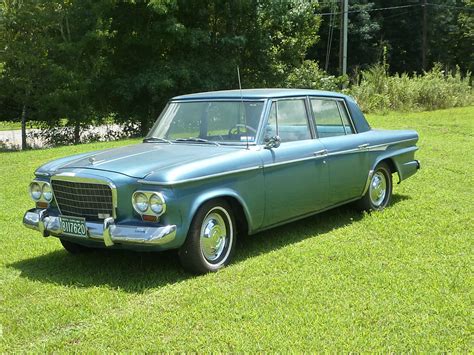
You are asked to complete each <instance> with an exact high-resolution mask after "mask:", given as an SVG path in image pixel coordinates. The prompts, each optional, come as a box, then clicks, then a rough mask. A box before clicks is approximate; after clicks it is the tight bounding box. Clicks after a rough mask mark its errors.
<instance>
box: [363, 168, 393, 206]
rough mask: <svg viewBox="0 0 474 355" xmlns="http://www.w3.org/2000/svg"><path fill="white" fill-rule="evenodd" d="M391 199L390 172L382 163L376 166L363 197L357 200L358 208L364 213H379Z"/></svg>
mask: <svg viewBox="0 0 474 355" xmlns="http://www.w3.org/2000/svg"><path fill="white" fill-rule="evenodd" d="M391 199H392V172H391V170H390V167H389V166H388V165H387V164H386V163H384V162H382V163H380V164H379V165H377V166H376V168H375V170H374V174H373V175H372V177H371V179H370V183H369V188H368V189H367V192H366V193H365V195H364V197H362V199H361V200H359V207H360V209H362V210H366V211H380V210H383V209H384V208H385V207H387V206H388V205H389V203H390V200H391Z"/></svg>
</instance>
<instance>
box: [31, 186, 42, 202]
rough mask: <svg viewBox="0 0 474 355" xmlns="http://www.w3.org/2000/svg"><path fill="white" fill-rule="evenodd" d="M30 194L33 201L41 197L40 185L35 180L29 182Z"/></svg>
mask: <svg viewBox="0 0 474 355" xmlns="http://www.w3.org/2000/svg"><path fill="white" fill-rule="evenodd" d="M30 195H31V198H32V199H33V200H35V201H38V200H39V199H40V198H41V186H40V185H39V184H38V183H37V182H32V183H31V184H30Z"/></svg>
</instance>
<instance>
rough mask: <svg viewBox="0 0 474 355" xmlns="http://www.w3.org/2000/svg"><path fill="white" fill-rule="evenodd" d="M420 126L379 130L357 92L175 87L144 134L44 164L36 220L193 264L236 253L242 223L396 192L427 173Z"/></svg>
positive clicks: (383, 202) (273, 222)
mask: <svg viewBox="0 0 474 355" xmlns="http://www.w3.org/2000/svg"><path fill="white" fill-rule="evenodd" d="M417 141H418V134H417V133H416V132H415V131H412V130H376V129H372V128H371V127H370V126H369V124H368V123H367V121H366V119H365V117H364V115H363V114H362V112H361V111H360V109H359V108H358V106H357V104H356V103H355V102H354V100H353V99H352V98H350V97H348V96H345V95H342V94H339V93H334V92H323V91H314V90H297V89H254V90H243V91H239V90H235V91H217V92H206V93H198V94H191V95H184V96H177V97H174V98H172V99H171V100H170V101H169V103H168V104H167V105H166V107H165V109H164V110H163V112H162V113H161V115H160V117H159V118H158V120H157V121H156V123H155V125H154V126H153V128H152V129H151V131H150V133H149V134H148V136H147V137H146V138H145V139H144V140H143V143H140V144H136V145H131V146H126V147H121V148H114V149H108V150H103V151H95V152H90V153H87V154H80V155H75V156H69V157H65V158H61V159H57V160H54V161H52V162H49V163H47V164H45V165H43V166H41V167H40V168H39V169H37V170H36V172H35V175H36V177H35V179H34V180H33V181H32V183H31V184H30V195H31V198H32V199H33V201H34V203H35V208H32V209H30V210H29V211H27V212H26V213H25V215H24V218H23V223H24V225H25V226H26V227H28V228H31V229H34V230H37V231H39V232H40V233H41V234H42V235H43V236H50V235H52V236H55V237H58V238H59V239H60V241H61V243H62V245H63V246H64V248H65V249H66V250H67V251H69V252H71V253H78V252H82V251H85V250H87V249H89V248H100V247H109V248H122V249H134V250H156V251H159V250H165V249H179V256H180V260H181V262H182V265H183V266H184V267H185V269H187V270H189V271H191V272H194V273H206V272H209V271H216V270H219V269H220V268H222V267H223V266H225V265H227V264H228V263H229V262H230V260H231V257H232V254H233V252H234V249H235V242H236V239H237V238H238V236H239V235H242V234H254V233H257V232H259V231H262V230H265V229H268V228H273V227H275V226H278V225H281V224H284V223H287V222H291V221H294V220H297V219H300V218H304V217H307V216H309V215H312V214H315V213H318V212H321V211H324V210H327V209H330V208H333V207H336V206H339V205H342V204H345V203H349V202H354V201H357V204H358V205H359V206H360V207H361V208H363V209H366V210H381V209H383V208H384V207H386V206H387V205H388V204H389V203H390V199H391V196H392V175H393V174H397V175H398V179H399V181H403V180H405V179H407V178H408V177H410V176H412V175H413V174H415V173H416V171H417V170H418V169H419V168H420V163H419V162H418V161H417V160H415V152H416V151H417V149H418V148H417V146H416V143H417Z"/></svg>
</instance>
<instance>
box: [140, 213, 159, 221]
mask: <svg viewBox="0 0 474 355" xmlns="http://www.w3.org/2000/svg"><path fill="white" fill-rule="evenodd" d="M142 218H143V220H144V221H147V222H156V221H158V217H157V216H150V215H147V214H144V215H143V216H142Z"/></svg>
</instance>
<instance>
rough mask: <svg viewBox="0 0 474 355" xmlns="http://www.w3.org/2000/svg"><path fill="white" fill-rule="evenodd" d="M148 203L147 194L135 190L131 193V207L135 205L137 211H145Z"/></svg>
mask: <svg viewBox="0 0 474 355" xmlns="http://www.w3.org/2000/svg"><path fill="white" fill-rule="evenodd" d="M148 205H149V202H148V196H147V195H145V194H144V193H143V192H137V193H135V194H134V195H133V207H135V209H136V210H137V212H138V213H142V212H146V210H147V209H148Z"/></svg>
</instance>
